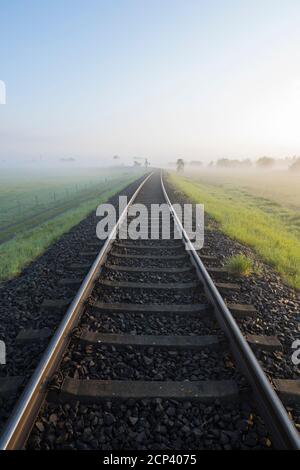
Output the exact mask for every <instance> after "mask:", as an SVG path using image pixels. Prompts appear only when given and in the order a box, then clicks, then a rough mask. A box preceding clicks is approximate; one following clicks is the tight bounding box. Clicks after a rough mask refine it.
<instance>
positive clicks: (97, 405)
mask: <svg viewBox="0 0 300 470" xmlns="http://www.w3.org/2000/svg"><path fill="white" fill-rule="evenodd" d="M133 201H134V202H137V203H142V204H144V205H146V206H147V207H148V208H149V207H150V205H151V204H154V203H156V204H161V203H163V202H167V203H168V204H169V208H170V212H171V216H172V219H171V225H172V228H174V227H173V226H175V227H177V229H178V227H179V226H180V222H179V220H178V218H177V216H176V213H175V212H174V210H173V208H172V205H171V203H170V201H169V198H168V195H167V193H166V190H165V187H164V185H163V182H162V180H161V177H160V174H158V173H154V174H153V175H151V176H150V177H147V178H146V180H145V181H144V183H143V184H142V185H141V186H140V188H139V189H138V190H137V192H136V193H135V195H134V196H133V198H132V200H131V201H130V203H129V205H130V204H131V203H132V202H133ZM126 212H127V208H126V209H125V210H124V213H123V214H122V216H121V218H120V220H119V222H118V224H117V225H116V226H115V228H114V230H113V232H112V233H111V236H110V237H109V239H108V240H107V241H106V243H105V244H104V246H103V247H102V249H101V251H100V253H99V252H98V251H99V241H97V240H95V241H91V243H90V244H89V245H88V246H87V247H86V250H85V251H84V252H83V253H82V263H81V264H77V265H72V266H71V271H72V275H70V278H67V279H62V281H61V284H62V285H64V286H65V287H66V289H69V288H70V289H72V288H77V286H78V287H79V290H78V292H77V294H76V296H75V298H74V299H73V300H72V302H71V303H70V302H67V303H69V306H68V309H67V313H66V315H65V317H64V319H63V321H62V323H61V325H60V327H59V328H58V330H57V332H56V334H55V336H54V337H53V339H52V341H51V343H50V344H49V347H48V349H47V350H46V352H45V354H44V356H43V358H42V360H41V362H40V364H39V366H38V368H37V369H36V371H35V373H34V375H33V377H32V379H31V381H30V383H29V384H28V385H27V387H26V389H25V390H24V393H23V395H22V396H21V398H20V400H19V402H18V405H17V407H16V409H15V411H14V413H13V414H12V416H11V418H10V420H9V422H8V423H7V426H6V428H5V430H4V433H3V435H2V438H1V442H0V447H1V449H16V448H23V447H27V448H33V449H103V450H113V449H114V450H117V449H118V450H119V449H148V450H149V449H151V450H159V449H170V450H174V449H176V450H182V449H189V450H197V449H199V450H200V449H203V448H214V449H232V448H269V447H271V446H273V447H275V448H280V449H300V440H299V435H298V432H297V430H296V429H295V428H294V426H293V423H292V422H291V421H290V419H289V417H288V415H287V413H286V411H285V408H284V406H283V404H282V403H281V401H280V400H279V398H278V396H277V394H276V393H275V391H274V389H273V387H272V385H271V384H270V382H269V381H268V380H267V378H266V376H265V374H264V372H263V370H262V369H261V367H260V366H259V364H258V362H257V360H256V358H255V355H254V354H253V352H252V348H261V349H264V348H270V347H274V348H276V345H277V346H278V342H277V341H276V338H270V337H268V338H266V337H259V336H257V335H256V336H253V335H248V336H247V337H245V336H243V334H242V333H241V331H240V329H239V327H238V324H237V322H236V320H237V319H238V318H244V317H245V316H250V317H251V315H255V309H254V308H253V307H252V306H251V305H239V304H227V305H226V304H225V303H224V301H223V299H222V297H221V295H220V292H226V291H228V290H229V291H230V290H233V291H234V290H235V289H238V285H235V284H232V283H231V284H228V283H224V282H218V283H213V282H212V280H211V278H210V275H209V272H214V271H216V270H218V269H219V268H218V267H216V266H215V260H214V259H213V257H211V256H207V255H205V250H203V251H201V259H200V258H199V257H198V255H197V253H196V252H195V250H194V249H193V247H192V246H191V244H190V242H189V240H188V238H187V236H186V234H185V233H183V236H182V239H181V240H176V239H174V238H172V239H170V240H162V239H161V237H160V239H158V240H151V239H149V240H122V239H120V236H119V235H118V237H117V239H116V240H115V241H114V239H113V236H114V234H115V233H121V232H122V230H123V229H124V224H126V223H127V222H126V220H125V214H126ZM129 220H130V218H129ZM148 222H149V230H148V232H149V234H150V231H151V224H152V225H153V224H158V225H159V222H160V220H159V219H156V220H150V219H149V220H148ZM160 235H161V232H160ZM186 245H190V246H189V248H191V249H190V250H189V251H187V250H186V249H185V246H186ZM93 259H95V261H94V262H93V264H91V260H93ZM203 262H205V263H206V265H207V266H208V268H207V269H206V268H205V267H204V264H203ZM87 270H88V271H89V272H88V274H87V275H86V277H85V279H84V281H83V282H82V277H83V274H84V272H85V271H87ZM65 304H66V302H64V301H57V302H55V301H54V302H53V301H52V302H48V303H47V302H46V303H45V305H44V307H45V309H52V308H56V309H57V308H63V307H65ZM29 336H30V335H29ZM9 380H11V382H12V383H13V381H14V378H12V377H11V378H9V379H8V382H9ZM288 385H289V387H290V388H291V389H293V384H291V383H289V384H287V383H285V382H284V381H281V383H278V384H277V389H278V391H279V392H281V393H282V395H284V393H285V392H287V389H288V391H290V388H288Z"/></svg>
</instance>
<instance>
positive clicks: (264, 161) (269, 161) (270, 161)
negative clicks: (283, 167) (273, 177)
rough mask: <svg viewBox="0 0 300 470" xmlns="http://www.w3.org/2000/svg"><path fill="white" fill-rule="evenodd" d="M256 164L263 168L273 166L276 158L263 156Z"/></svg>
mask: <svg viewBox="0 0 300 470" xmlns="http://www.w3.org/2000/svg"><path fill="white" fill-rule="evenodd" d="M256 164H257V166H260V167H261V168H271V167H272V166H274V165H275V159H274V158H270V157H261V158H259V159H258V160H257V162H256Z"/></svg>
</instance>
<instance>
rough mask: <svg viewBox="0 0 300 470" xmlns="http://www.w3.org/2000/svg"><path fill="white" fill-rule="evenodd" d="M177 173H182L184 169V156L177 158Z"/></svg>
mask: <svg viewBox="0 0 300 470" xmlns="http://www.w3.org/2000/svg"><path fill="white" fill-rule="evenodd" d="M176 165H177V173H181V172H182V171H183V170H184V160H183V158H177V162H176Z"/></svg>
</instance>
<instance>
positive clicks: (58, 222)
mask: <svg viewBox="0 0 300 470" xmlns="http://www.w3.org/2000/svg"><path fill="white" fill-rule="evenodd" d="M136 178H137V175H135V176H133V175H131V176H130V177H129V176H127V177H124V178H123V180H122V182H118V183H116V182H115V183H111V184H110V189H107V188H106V190H105V191H104V192H102V195H101V197H99V196H98V197H94V198H92V199H89V200H88V201H84V202H81V203H78V201H77V207H76V208H72V209H70V210H67V211H66V212H64V213H63V214H60V215H58V216H56V217H54V218H52V219H51V220H50V221H48V222H45V223H42V224H41V225H39V226H38V227H36V228H33V229H29V230H23V231H21V232H20V233H19V234H18V235H17V236H16V237H15V238H14V239H13V240H10V241H8V242H6V243H3V244H2V245H0V281H4V280H7V279H10V278H12V277H15V276H16V275H18V274H19V273H20V272H21V271H22V269H23V268H24V267H25V266H26V265H28V264H29V263H30V262H31V261H33V260H34V259H36V258H37V257H38V256H40V255H42V254H43V253H44V252H45V250H46V249H47V248H48V247H49V246H50V245H51V244H52V243H54V242H55V241H57V240H58V239H59V238H60V237H61V236H62V235H63V234H64V233H66V232H68V231H69V230H70V229H71V228H72V227H73V226H75V225H77V224H78V223H79V222H80V221H81V220H83V219H84V218H85V217H86V216H87V215H88V214H89V213H91V212H92V211H93V210H95V209H96V207H97V206H98V205H99V204H101V203H102V202H105V201H107V200H108V199H109V198H110V197H111V196H113V195H114V194H116V193H118V192H119V191H121V190H122V189H123V188H124V187H125V186H127V185H128V184H130V183H131V182H132V181H134V180H135V179H136ZM95 230H96V227H95Z"/></svg>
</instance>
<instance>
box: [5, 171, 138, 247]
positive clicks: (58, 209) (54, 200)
mask: <svg viewBox="0 0 300 470" xmlns="http://www.w3.org/2000/svg"><path fill="white" fill-rule="evenodd" d="M130 176H132V172H131V171H130V170H129V169H120V168H114V169H112V168H111V169H101V168H96V169H77V170H75V169H74V170H72V172H70V171H68V172H66V170H61V171H57V172H56V173H53V170H49V172H47V173H45V172H43V173H37V172H28V170H27V172H26V171H25V172H24V175H21V174H20V173H17V174H15V172H14V173H12V172H8V171H6V172H5V171H3V172H2V173H1V176H0V243H3V242H5V241H8V240H10V239H11V238H13V237H14V236H15V235H16V234H18V233H21V232H24V231H26V230H28V229H32V228H35V227H37V226H39V225H40V224H42V223H44V222H48V221H50V220H51V219H52V218H54V217H56V216H58V215H60V214H63V213H64V212H66V211H67V210H70V209H73V208H76V207H77V206H78V205H79V204H81V203H82V202H87V201H89V200H92V199H95V198H96V197H101V196H102V194H103V193H104V192H105V191H107V189H109V188H111V187H113V186H115V185H116V184H119V183H120V182H122V181H123V180H124V179H126V178H127V179H128V178H130Z"/></svg>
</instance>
